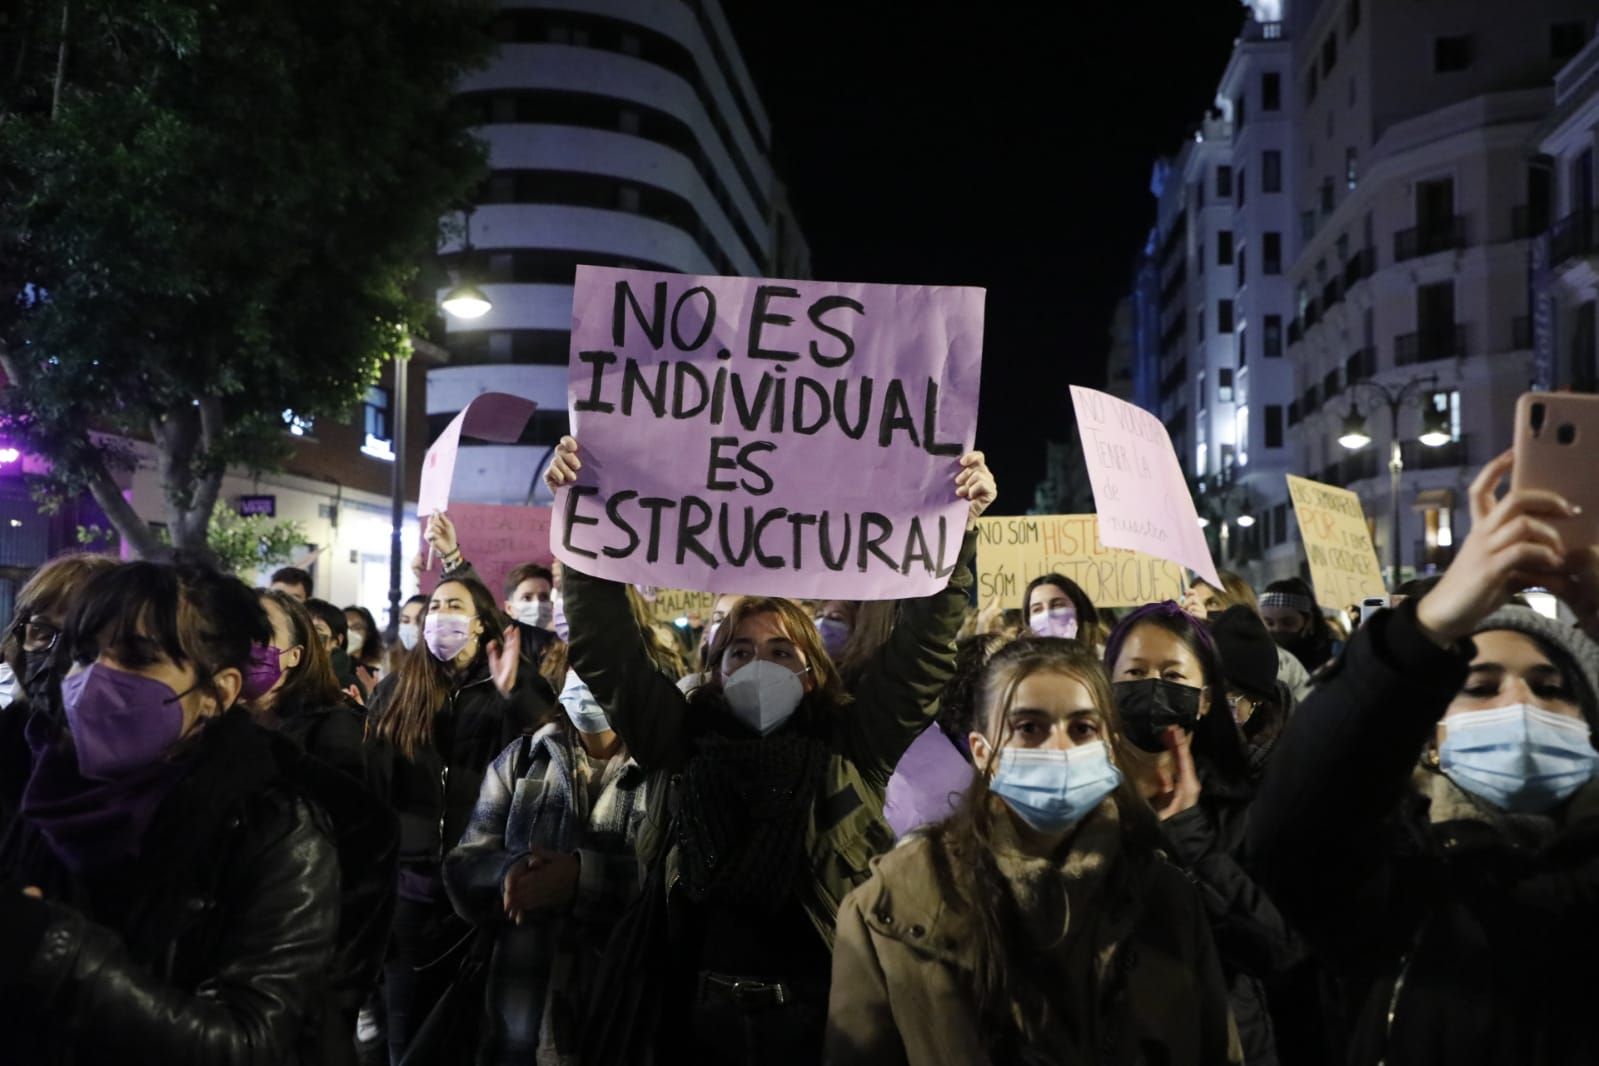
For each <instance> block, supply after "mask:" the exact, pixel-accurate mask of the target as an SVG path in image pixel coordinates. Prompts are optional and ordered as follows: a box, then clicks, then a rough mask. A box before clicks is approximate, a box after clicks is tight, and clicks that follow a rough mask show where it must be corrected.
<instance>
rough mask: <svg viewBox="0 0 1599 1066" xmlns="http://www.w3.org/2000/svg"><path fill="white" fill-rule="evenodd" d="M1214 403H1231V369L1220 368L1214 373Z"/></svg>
mask: <svg viewBox="0 0 1599 1066" xmlns="http://www.w3.org/2000/svg"><path fill="white" fill-rule="evenodd" d="M1216 402H1217V403H1232V402H1233V372H1232V368H1231V367H1225V366H1224V367H1222V368H1221V369H1219V370H1217V371H1216Z"/></svg>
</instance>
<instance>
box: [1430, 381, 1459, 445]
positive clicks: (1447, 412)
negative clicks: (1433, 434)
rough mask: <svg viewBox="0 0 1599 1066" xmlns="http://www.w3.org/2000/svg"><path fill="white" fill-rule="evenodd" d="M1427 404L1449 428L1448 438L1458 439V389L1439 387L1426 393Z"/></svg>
mask: <svg viewBox="0 0 1599 1066" xmlns="http://www.w3.org/2000/svg"><path fill="white" fill-rule="evenodd" d="M1427 406H1429V407H1431V408H1432V409H1433V411H1435V412H1437V413H1438V414H1439V415H1442V416H1443V417H1442V418H1441V419H1440V421H1442V422H1443V423H1444V425H1445V426H1446V427H1448V430H1449V439H1450V440H1459V439H1460V390H1459V389H1441V390H1439V391H1437V392H1430V393H1428V394H1427Z"/></svg>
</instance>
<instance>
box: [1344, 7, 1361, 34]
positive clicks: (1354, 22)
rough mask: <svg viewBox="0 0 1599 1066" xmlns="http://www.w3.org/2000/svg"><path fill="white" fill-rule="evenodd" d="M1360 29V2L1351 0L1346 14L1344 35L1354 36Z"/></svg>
mask: <svg viewBox="0 0 1599 1066" xmlns="http://www.w3.org/2000/svg"><path fill="white" fill-rule="evenodd" d="M1358 29H1360V0H1349V7H1348V9H1347V10H1346V11H1345V12H1344V35H1345V36H1346V37H1351V36H1354V33H1355V31H1356V30H1358Z"/></svg>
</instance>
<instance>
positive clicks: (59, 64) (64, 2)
mask: <svg viewBox="0 0 1599 1066" xmlns="http://www.w3.org/2000/svg"><path fill="white" fill-rule="evenodd" d="M71 10H72V4H71V2H70V0H61V40H60V41H59V42H58V43H57V44H56V80H55V85H54V86H53V87H52V89H51V91H50V121H51V122H54V121H55V120H56V115H58V114H59V113H60V111H61V86H62V85H63V84H64V83H65V82H66V80H67V17H68V15H69V13H70V12H71Z"/></svg>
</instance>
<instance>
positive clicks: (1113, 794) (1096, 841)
mask: <svg viewBox="0 0 1599 1066" xmlns="http://www.w3.org/2000/svg"><path fill="white" fill-rule="evenodd" d="M982 704H983V729H982V730H981V731H977V730H974V731H973V732H972V734H971V738H970V744H971V750H972V754H973V756H974V757H975V759H976V762H977V767H978V771H979V773H978V775H977V777H976V779H975V780H974V782H973V784H972V786H971V788H970V790H969V791H968V793H967V795H966V798H965V801H964V803H963V804H962V806H961V808H960V810H959V811H958V812H957V813H956V814H955V815H953V816H952V817H950V818H949V819H948V820H947V821H945V822H943V823H941V824H939V825H936V826H934V827H933V828H931V829H930V830H927V831H926V832H923V833H918V834H916V835H914V836H912V837H910V838H908V840H907V841H906V842H905V843H904V844H902V845H901V846H900V847H898V848H896V849H894V850H893V851H892V852H890V853H889V854H887V855H885V856H883V857H882V858H881V859H880V860H878V861H877V863H876V864H875V867H874V872H873V875H872V878H871V880H870V881H868V882H867V883H866V884H864V885H862V886H860V887H859V888H857V889H856V890H855V891H853V892H852V893H850V896H849V898H848V899H846V900H845V901H844V906H843V908H842V909H841V910H840V912H839V918H838V942H837V947H836V950H835V952H834V955H833V983H832V993H831V998H830V1001H829V1009H828V1037H827V1061H828V1062H829V1063H833V1064H843V1066H847V1064H851V1063H862V1064H866V1063H880V1062H901V1063H907V1064H910V1066H922V1064H928V1066H933V1064H942V1063H949V1062H960V1063H1011V1062H1086V1061H1089V1060H1090V1059H1092V1060H1094V1061H1107V1062H1122V1061H1132V1060H1134V1059H1137V1060H1139V1061H1150V1062H1157V1061H1158V1062H1162V1063H1169V1064H1173V1066H1186V1064H1194V1066H1199V1064H1207V1066H1208V1064H1215V1066H1220V1064H1223V1063H1235V1062H1238V1061H1239V1060H1238V1058H1237V1042H1236V1037H1235V1036H1234V1035H1233V1033H1232V1032H1231V1024H1230V1020H1229V1018H1228V1014H1227V1000H1226V989H1225V986H1224V984H1223V982H1222V977H1221V973H1220V971H1219V969H1218V967H1217V961H1216V949H1215V947H1214V945H1213V944H1212V943H1211V937H1210V931H1209V929H1208V928H1207V926H1206V923H1205V915H1204V910H1203V908H1202V907H1201V905H1200V901H1199V896H1198V894H1197V893H1196V892H1195V891H1194V889H1193V887H1192V886H1191V885H1190V884H1189V882H1188V880H1187V879H1186V878H1185V877H1184V876H1183V875H1182V874H1181V873H1180V872H1178V871H1177V870H1176V869H1174V868H1172V867H1170V866H1168V865H1166V864H1165V863H1164V862H1162V861H1161V858H1160V855H1159V852H1158V848H1159V846H1160V840H1159V834H1158V833H1157V831H1156V828H1155V824H1154V820H1153V818H1151V816H1150V813H1149V808H1148V807H1147V806H1145V804H1144V802H1143V800H1142V799H1141V798H1140V797H1139V795H1138V793H1137V791H1136V790H1135V789H1134V788H1133V786H1132V784H1131V782H1129V781H1128V780H1127V779H1126V778H1125V777H1124V776H1123V775H1122V773H1121V771H1120V770H1119V768H1118V766H1117V754H1116V753H1117V747H1116V744H1115V739H1116V736H1117V732H1118V730H1117V723H1116V712H1115V707H1114V704H1113V701H1112V699H1111V694H1110V688H1109V686H1108V685H1107V684H1106V682H1105V674H1104V671H1103V669H1102V668H1101V666H1100V665H1099V662H1098V660H1097V659H1096V658H1095V656H1094V655H1093V654H1092V653H1091V652H1089V651H1086V650H1084V649H1083V648H1082V647H1081V646H1080V645H1078V644H1076V643H1075V642H1071V641H1065V640H1059V639H1054V638H1037V637H1024V638H1022V639H1021V640H1018V641H1016V642H1015V643H1013V644H1011V645H1009V646H1008V647H1006V648H1004V649H1002V650H1001V651H999V652H998V653H997V654H996V655H995V656H994V658H993V660H992V661H991V662H990V663H989V666H988V672H987V675H986V677H985V681H984V684H983V701H982Z"/></svg>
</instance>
